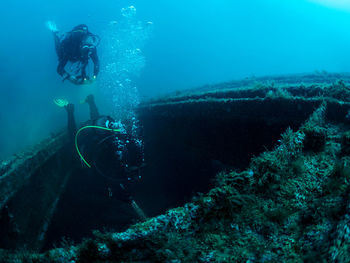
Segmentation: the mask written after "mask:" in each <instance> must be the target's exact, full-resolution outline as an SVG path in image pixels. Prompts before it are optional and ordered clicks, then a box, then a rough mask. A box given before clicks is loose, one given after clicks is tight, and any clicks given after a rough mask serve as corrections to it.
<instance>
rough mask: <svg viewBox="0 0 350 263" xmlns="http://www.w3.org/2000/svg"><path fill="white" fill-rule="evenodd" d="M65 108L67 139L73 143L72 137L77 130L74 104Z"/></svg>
mask: <svg viewBox="0 0 350 263" xmlns="http://www.w3.org/2000/svg"><path fill="white" fill-rule="evenodd" d="M65 108H66V110H67V115H68V137H69V140H70V141H71V142H74V137H75V133H76V130H77V127H76V125H75V118H74V104H72V103H69V104H68V105H67V106H66V107H65Z"/></svg>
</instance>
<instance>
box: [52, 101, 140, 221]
mask: <svg viewBox="0 0 350 263" xmlns="http://www.w3.org/2000/svg"><path fill="white" fill-rule="evenodd" d="M54 102H55V104H56V105H57V106H59V107H64V108H65V109H66V111H67V114H68V135H69V140H70V144H71V145H74V144H75V151H76V152H77V154H78V156H79V157H80V160H81V161H82V164H83V165H84V166H85V167H88V168H89V169H88V170H89V171H91V172H92V174H94V175H97V176H100V177H101V178H103V179H104V181H105V184H107V185H108V186H109V187H108V188H107V189H108V196H109V197H110V198H112V196H113V198H117V199H118V200H120V201H123V202H125V203H128V204H129V205H131V207H132V208H133V210H134V211H135V212H136V214H137V215H138V217H139V218H140V219H141V220H145V219H146V215H145V213H144V212H143V211H142V209H141V208H140V207H139V206H138V205H137V203H136V202H135V200H134V199H133V197H132V195H131V194H130V192H129V187H130V186H131V184H132V183H133V182H136V181H138V180H139V179H140V178H141V176H140V170H141V168H143V162H144V160H143V148H142V143H141V142H140V141H138V140H136V139H133V138H132V136H130V134H131V131H130V128H129V127H127V126H126V125H124V124H122V123H121V122H120V121H119V122H116V121H114V120H113V119H112V118H111V117H110V116H103V115H100V114H99V112H98V109H97V107H96V104H95V100H94V96H93V95H88V96H87V97H86V99H85V101H83V102H84V103H87V104H88V105H89V108H90V120H89V121H88V122H86V123H84V126H83V127H81V128H80V129H78V130H77V129H76V124H75V119H74V104H71V103H68V101H66V100H62V99H56V100H54ZM99 181H101V180H99ZM113 189H116V191H113Z"/></svg>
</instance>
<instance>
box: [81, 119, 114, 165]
mask: <svg viewBox="0 0 350 263" xmlns="http://www.w3.org/2000/svg"><path fill="white" fill-rule="evenodd" d="M88 128H93V129H100V130H105V131H112V132H119V131H120V130H119V129H110V128H105V127H101V126H84V127H81V128H80V129H79V130H78V131H77V133H76V134H75V149H76V150H77V152H78V155H79V157H80V158H81V159H82V160H83V162H84V163H85V164H86V166H87V167H89V168H91V165H90V164H89V163H88V162H87V161H86V160H85V159H84V157H83V156H82V155H81V153H80V151H79V147H78V135H79V133H80V132H81V131H83V130H85V129H88Z"/></svg>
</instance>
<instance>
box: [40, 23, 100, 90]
mask: <svg viewBox="0 0 350 263" xmlns="http://www.w3.org/2000/svg"><path fill="white" fill-rule="evenodd" d="M46 25H47V27H48V28H49V29H50V30H51V31H52V33H53V36H54V41H55V48H56V53H57V56H58V66H57V73H58V74H59V75H60V76H62V77H63V81H64V80H66V79H68V80H69V81H70V82H72V83H73V84H76V85H81V84H88V83H91V82H92V81H94V80H95V79H96V77H97V75H98V73H99V67H100V63H99V59H98V56H97V48H96V47H97V46H98V44H99V42H100V38H99V36H97V35H94V34H92V33H91V32H90V31H89V29H88V27H87V25H85V24H81V25H78V26H76V27H74V28H73V29H72V30H71V31H69V32H67V33H65V34H63V35H62V34H59V31H58V30H57V27H56V25H55V24H54V23H53V22H52V21H48V22H47V23H46ZM90 59H91V60H92V62H93V64H94V69H93V75H92V76H88V75H87V74H86V68H87V66H88V63H89V60H90ZM68 62H71V63H72V64H73V66H75V67H73V69H71V70H70V71H66V69H65V67H66V65H67V63H68Z"/></svg>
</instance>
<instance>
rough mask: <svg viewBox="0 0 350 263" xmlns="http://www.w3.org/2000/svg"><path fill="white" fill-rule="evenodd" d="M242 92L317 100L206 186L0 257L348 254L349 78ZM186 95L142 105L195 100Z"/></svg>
mask: <svg viewBox="0 0 350 263" xmlns="http://www.w3.org/2000/svg"><path fill="white" fill-rule="evenodd" d="M232 92H233V91H232ZM234 92H236V93H237V91H234ZM240 92H245V94H249V93H251V94H254V96H251V98H252V99H259V100H260V101H262V103H264V102H266V103H269V102H271V101H274V100H281V99H283V100H288V101H296V102H300V101H310V102H312V103H313V104H312V105H313V106H314V110H313V111H312V113H311V114H310V115H309V116H308V118H307V120H306V121H304V122H303V124H302V125H300V127H298V128H297V129H292V128H287V129H286V130H285V131H284V132H283V133H282V134H281V135H280V139H279V140H277V141H276V142H275V146H274V147H273V148H272V149H266V151H265V152H263V153H261V154H259V155H257V156H255V157H253V158H252V159H251V161H250V164H249V165H248V166H247V167H246V168H245V169H240V170H238V169H234V168H232V169H229V170H227V169H226V170H225V171H222V172H219V173H218V174H217V175H216V176H215V178H214V179H213V180H214V181H215V186H214V187H213V188H212V189H211V190H210V191H208V192H206V193H197V194H196V195H195V196H194V197H193V198H192V200H191V201H190V202H188V203H186V204H185V205H183V206H181V207H177V208H173V209H170V210H168V211H167V212H165V213H164V214H162V215H159V216H156V217H153V218H149V219H148V220H146V221H145V222H140V223H137V224H135V225H132V226H131V227H130V228H129V229H127V230H126V231H124V232H120V233H113V232H100V231H95V232H94V237H93V238H89V239H86V240H84V241H83V242H82V243H80V244H72V243H70V242H65V243H64V244H62V247H60V248H55V249H52V250H49V251H47V252H44V253H40V254H36V253H34V254H33V253H31V252H28V251H25V250H24V251H21V252H16V253H14V252H11V251H6V250H2V251H1V252H0V253H1V260H0V262H71V263H73V262H77V263H78V262H349V258H350V250H349V245H350V191H349V189H350V188H349V184H350V181H349V180H350V131H349V127H350V126H349V125H350V123H349V122H348V119H347V116H346V115H347V111H348V110H349V108H350V104H349V102H350V86H349V85H348V84H347V83H346V82H344V81H335V82H333V83H326V84H310V83H309V84H300V83H299V84H293V85H282V84H280V83H275V84H271V83H269V84H265V83H263V84H259V85H254V86H253V87H251V88H249V89H247V88H246V89H242V90H241V91H240ZM205 93H206V91H201V95H200V98H197V99H201V100H203V99H204V98H205V99H207V100H214V99H215V100H217V99H225V100H228V99H229V98H228V97H229V95H227V94H228V91H227V90H226V92H223V91H222V92H221V93H220V94H222V95H223V96H225V98H223V97H222V98H218V96H219V95H218V92H212V93H211V94H215V96H216V97H215V98H213V97H211V98H209V97H210V95H208V94H206V95H204V97H203V96H202V94H205ZM198 94H199V93H198ZM256 94H262V95H261V96H260V97H259V96H258V95H256ZM191 96H192V98H189V95H188V94H186V95H185V96H182V97H181V96H180V95H179V94H177V96H173V97H170V98H168V99H163V100H162V101H161V102H159V101H158V102H152V103H151V104H150V105H149V106H148V107H158V106H157V105H160V104H164V103H169V102H170V103H184V101H187V103H188V101H190V100H191V103H195V99H194V97H193V95H191ZM220 96H221V95H220ZM175 97H177V98H175ZM248 97H249V96H245V98H246V99H247V98H248ZM184 98H185V99H184ZM231 99H232V95H231ZM240 99H242V98H240ZM339 109H340V110H339ZM232 151H235V149H232ZM198 176H199V177H200V174H199V175H198Z"/></svg>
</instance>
